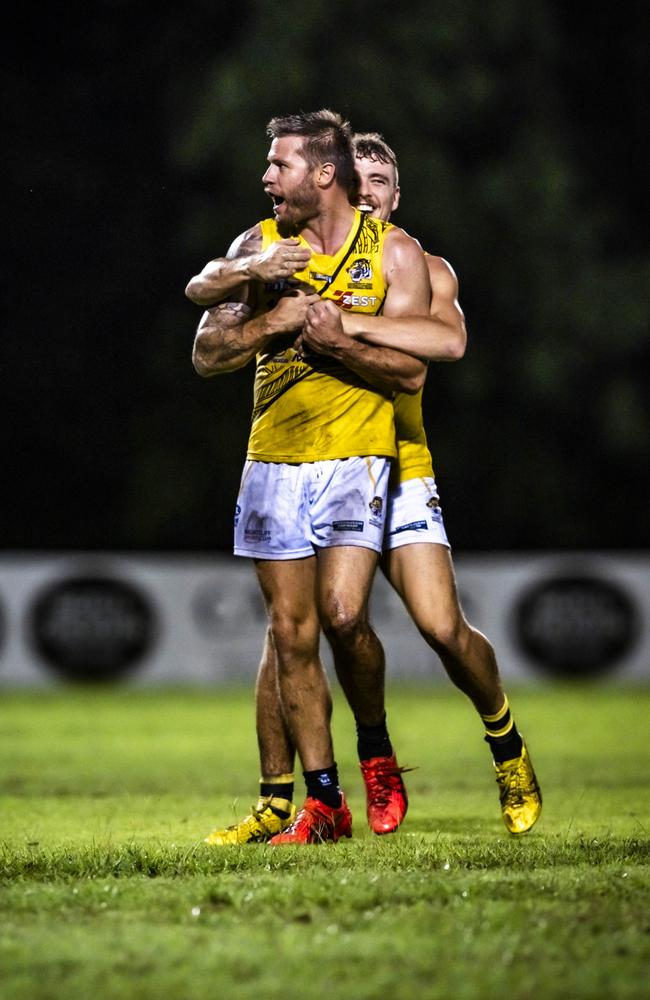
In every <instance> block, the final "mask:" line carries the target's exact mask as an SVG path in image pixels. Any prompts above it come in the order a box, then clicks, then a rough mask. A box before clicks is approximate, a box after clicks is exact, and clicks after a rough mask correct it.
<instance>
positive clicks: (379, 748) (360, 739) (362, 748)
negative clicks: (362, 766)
mask: <svg viewBox="0 0 650 1000" xmlns="http://www.w3.org/2000/svg"><path fill="white" fill-rule="evenodd" d="M355 721H356V724H357V753H358V755H359V760H370V759H371V758H372V757H392V755H393V744H392V743H391V741H390V736H389V735H388V729H387V728H386V713H385V712H384V717H383V719H382V720H381V722H380V723H379V725H378V726H364V725H363V723H361V722H359V720H358V719H356V720H355Z"/></svg>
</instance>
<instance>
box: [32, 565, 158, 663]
mask: <svg viewBox="0 0 650 1000" xmlns="http://www.w3.org/2000/svg"><path fill="white" fill-rule="evenodd" d="M28 632H29V638H30V641H31V645H32V646H33V648H34V649H35V650H36V651H37V653H38V654H39V656H40V657H41V658H42V659H43V660H44V661H45V663H46V664H47V665H48V666H49V667H51V668H52V669H53V670H54V671H55V672H57V673H58V674H60V675H61V676H62V677H64V678H66V679H68V680H74V681H82V682H101V681H111V680H116V679H118V678H119V677H121V676H123V675H125V674H128V673H130V672H131V671H132V670H133V669H134V668H135V667H137V665H138V664H139V663H140V661H141V660H142V659H143V658H144V657H145V656H146V655H147V654H148V653H150V652H151V650H152V648H153V645H154V642H155V639H156V633H157V616H156V614H155V612H154V608H153V606H152V603H151V601H150V600H149V599H148V597H146V596H145V594H144V593H143V592H142V591H141V590H140V589H139V588H138V587H136V586H134V584H133V583H131V582H125V581H123V580H117V579H113V578H110V577H101V576H75V577H69V578H68V579H63V580H59V581H56V582H54V583H51V584H49V585H48V586H46V587H45V588H44V589H42V590H41V591H40V593H39V594H38V596H37V597H36V599H35V600H34V603H33V605H32V607H31V612H30V614H29V615H28Z"/></svg>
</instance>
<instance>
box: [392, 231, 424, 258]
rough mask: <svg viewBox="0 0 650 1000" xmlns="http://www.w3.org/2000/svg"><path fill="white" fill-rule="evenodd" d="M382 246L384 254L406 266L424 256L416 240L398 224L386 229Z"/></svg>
mask: <svg viewBox="0 0 650 1000" xmlns="http://www.w3.org/2000/svg"><path fill="white" fill-rule="evenodd" d="M384 247H385V250H384V253H385V255H386V256H387V257H388V258H389V259H391V260H392V261H394V262H395V263H399V265H400V266H406V267H408V266H410V265H412V264H413V263H414V262H415V261H421V260H422V259H423V258H424V250H423V249H422V247H421V245H420V244H419V243H418V241H417V240H416V239H414V237H413V236H409V234H408V233H407V232H406V230H404V229H400V227H399V226H392V227H391V228H390V229H389V230H388V232H387V233H386V242H385V244H384Z"/></svg>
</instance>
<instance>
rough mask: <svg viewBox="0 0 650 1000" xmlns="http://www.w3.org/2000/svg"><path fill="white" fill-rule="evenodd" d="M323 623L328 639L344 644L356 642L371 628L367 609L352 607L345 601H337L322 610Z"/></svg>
mask: <svg viewBox="0 0 650 1000" xmlns="http://www.w3.org/2000/svg"><path fill="white" fill-rule="evenodd" d="M321 625H322V627H323V632H324V633H325V635H326V636H327V638H328V639H330V640H334V641H336V642H338V643H341V644H343V645H349V644H351V643H354V642H355V641H356V640H357V639H358V638H359V636H361V635H365V633H366V632H367V630H368V628H369V625H368V616H367V615H366V612H365V609H360V608H355V607H351V606H349V605H347V604H346V603H345V602H344V601H336V602H334V603H333V604H330V605H329V606H328V607H327V608H325V609H324V610H323V611H322V613H321Z"/></svg>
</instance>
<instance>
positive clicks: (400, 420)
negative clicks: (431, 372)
mask: <svg viewBox="0 0 650 1000" xmlns="http://www.w3.org/2000/svg"><path fill="white" fill-rule="evenodd" d="M422 392H423V390H422V389H420V391H419V392H417V393H416V394H415V395H413V396H410V395H407V394H406V393H404V392H398V393H397V395H396V396H395V402H394V410H395V434H396V435H397V462H395V463H393V468H392V469H391V485H396V484H397V483H398V482H399V483H403V482H405V481H406V480H407V479H424V478H426V477H428V476H431V477H433V474H434V473H433V465H432V463H431V452H430V451H429V447H428V445H427V435H426V431H425V430H424V419H423V415H422Z"/></svg>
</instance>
